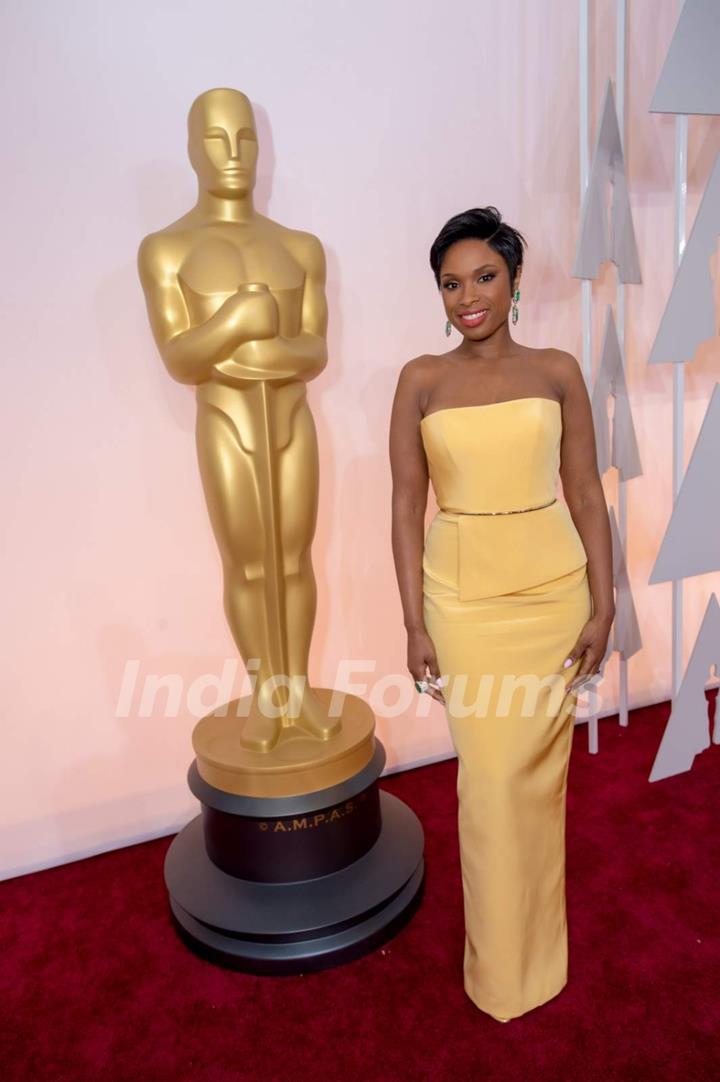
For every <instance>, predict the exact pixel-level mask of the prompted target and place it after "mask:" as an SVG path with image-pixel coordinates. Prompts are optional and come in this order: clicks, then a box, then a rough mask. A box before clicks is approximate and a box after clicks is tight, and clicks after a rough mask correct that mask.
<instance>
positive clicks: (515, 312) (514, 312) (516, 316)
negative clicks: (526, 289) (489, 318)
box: [512, 289, 520, 324]
mask: <svg viewBox="0 0 720 1082" xmlns="http://www.w3.org/2000/svg"><path fill="white" fill-rule="evenodd" d="M519 300H520V290H519V289H516V290H515V292H514V293H513V306H512V321H513V324H515V323H517V321H518V319H519V318H520V313H519V312H518V306H517V302H518V301H519Z"/></svg>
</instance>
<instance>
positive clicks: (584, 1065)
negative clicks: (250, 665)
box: [0, 705, 720, 1082]
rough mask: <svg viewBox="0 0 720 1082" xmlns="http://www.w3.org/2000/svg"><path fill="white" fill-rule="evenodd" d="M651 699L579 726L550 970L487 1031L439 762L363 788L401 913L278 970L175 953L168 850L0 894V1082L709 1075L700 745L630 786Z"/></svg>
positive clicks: (713, 925)
mask: <svg viewBox="0 0 720 1082" xmlns="http://www.w3.org/2000/svg"><path fill="white" fill-rule="evenodd" d="M668 709H669V708H668V706H667V705H663V706H660V707H653V708H648V709H646V710H637V711H634V712H633V714H632V715H631V718H630V726H629V727H628V728H627V729H622V728H620V727H619V726H618V725H617V723H616V722H615V720H614V719H612V720H611V719H607V720H604V721H602V722H600V748H601V751H600V753H599V755H596V756H591V755H589V754H588V752H587V750H586V748H587V731H586V729H585V727H584V726H579V727H578V728H577V730H576V733H575V747H574V751H573V758H572V762H571V765H570V775H569V792H568V830H567V844H568V869H567V875H568V922H569V930H570V979H569V983H568V985H567V987H566V988H565V989H564V990H563V991H562V992H561V993H560V995H558V996H556V997H555V999H554V1000H552V1001H551V1002H549V1003H547V1004H545V1005H543V1006H541V1007H538V1008H536V1009H535V1010H533V1011H530V1012H529V1013H528V1014H526V1015H524V1016H523V1017H522V1018H519V1019H513V1020H512V1021H511V1022H509V1023H508V1024H506V1025H500V1024H499V1023H497V1022H495V1021H493V1019H491V1018H488V1017H487V1016H486V1015H484V1014H482V1013H481V1012H479V1011H478V1010H477V1008H476V1007H474V1006H473V1004H472V1003H471V1001H470V1000H469V999H468V998H467V996H466V995H465V993H464V991H463V989H462V975H461V966H462V947H463V930H462V897H461V886H460V876H459V867H458V849H457V837H456V811H457V808H456V796H455V771H456V763H455V761H454V760H449V761H447V762H444V763H439V764H435V765H433V766H428V767H422V768H420V769H417V770H412V771H407V772H405V773H403V774H396V775H392V776H389V777H387V778H383V779H381V785H382V786H383V788H385V789H387V790H389V791H390V792H392V793H395V794H397V795H398V796H399V797H401V798H402V799H403V800H405V801H406V802H407V803H408V804H409V805H411V807H413V808H414V809H415V811H416V812H417V814H418V815H419V816H420V818H421V820H422V821H423V824H424V826H425V831H426V858H427V885H426V892H425V898H424V901H423V903H422V906H421V908H420V910H419V912H418V913H417V914H416V915H415V916H414V917H413V918H412V920H411V922H410V924H409V925H408V926H407V927H406V928H404V929H403V930H402V931H401V932H400V933H399V934H398V935H397V936H396V937H395V939H393V940H391V942H390V943H389V944H387V945H386V946H385V947H384V948H382V949H380V950H377V951H375V952H374V953H373V954H371V955H369V956H367V957H365V958H362V959H360V960H359V961H356V962H354V963H352V964H349V965H345V966H341V967H339V968H336V969H331V970H327V971H325V972H323V973H317V974H308V975H305V976H296V977H277V978H272V977H254V976H248V975H245V974H242V973H233V972H230V971H227V970H223V969H219V968H216V967H214V966H213V965H211V964H209V963H207V962H204V961H201V960H200V959H198V958H196V957H195V956H194V955H193V954H192V953H191V952H190V951H189V950H188V949H187V948H186V947H184V946H183V945H182V943H181V942H180V941H179V939H178V938H177V937H176V934H175V932H174V930H173V928H172V926H171V923H170V919H169V915H168V911H167V902H166V894H165V887H164V883H163V878H162V863H163V857H164V854H165V851H166V849H167V847H168V845H169V841H170V839H168V838H164V839H161V840H160V841H155V842H150V843H147V844H144V845H137V846H133V847H131V848H128V849H122V850H118V851H115V852H112V853H106V854H103V855H102V856H98V857H93V858H90V859H88V860H84V861H78V862H76V863H73V864H67V865H64V866H62V867H59V868H52V869H49V870H47V871H44V872H39V873H37V874H34V875H28V876H23V877H21V878H19V879H14V880H9V881H8V882H6V883H2V884H0V890H1V891H2V900H3V907H2V912H3V917H2V977H1V985H0V995H1V1000H0V1003H1V1010H2V1017H3V1022H2V1043H1V1045H0V1056H1V1059H0V1063H1V1064H2V1074H3V1078H4V1079H5V1080H6V1082H11V1080H12V1082H15V1080H17V1082H31V1080H35V1079H42V1080H51V1082H66V1080H67V1082H84V1080H86V1079H87V1080H92V1082H115V1080H123V1082H130V1080H132V1082H135V1080H142V1082H144V1080H147V1082H164V1080H165V1079H168V1080H169V1079H172V1080H174V1082H224V1080H225V1079H228V1080H230V1079H252V1080H255V1079H257V1080H258V1082H260V1080H262V1082H265V1080H267V1082H270V1080H283V1082H286V1080H295V1079H298V1080H302V1082H314V1080H316V1079H317V1080H323V1082H335V1080H340V1079H349V1080H352V1079H368V1080H381V1082H385V1080H393V1082H394V1080H404V1079H428V1080H430V1079H432V1080H443V1079H447V1080H452V1082H466V1080H472V1082H474V1080H476V1079H477V1080H483V1082H485V1080H496V1079H520V1080H523V1082H538V1080H544V1079H550V1080H553V1082H566V1080H567V1082H575V1080H577V1082H580V1080H582V1082H589V1080H594V1079H598V1080H600V1079H602V1080H603V1082H613V1080H625V1079H633V1080H636V1079H639V1080H644V1079H648V1080H649V1079H652V1080H653V1082H656V1080H658V1079H662V1080H663V1082H668V1080H673V1079H678V1080H680V1079H682V1080H683V1082H691V1080H692V1082H697V1080H699V1079H716V1078H718V1076H719V1075H720V1050H719V1049H718V1036H719V1033H718V1017H719V1012H718V979H719V978H720V941H719V938H718V912H719V910H720V889H719V887H720V882H719V879H720V876H719V874H718V869H719V868H720V860H719V857H720V831H718V827H717V819H718V813H719V807H718V784H717V782H718V776H719V773H720V747H712V748H710V749H709V750H708V751H706V752H705V753H703V755H701V756H699V757H698V759H697V760H696V762H695V766H694V768H693V770H692V771H691V772H690V773H687V774H682V775H680V776H679V777H677V778H672V779H669V780H668V781H662V782H654V783H649V782H648V781H647V776H648V774H649V771H650V767H651V765H652V762H653V759H654V756H655V752H656V749H657V745H658V741H659V737H660V734H661V731H662V726H663V723H664V721H665V719H666V718H667V714H668Z"/></svg>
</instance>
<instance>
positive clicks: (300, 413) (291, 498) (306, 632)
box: [278, 398, 340, 738]
mask: <svg viewBox="0 0 720 1082" xmlns="http://www.w3.org/2000/svg"><path fill="white" fill-rule="evenodd" d="M291 433H292V434H291V438H290V442H289V443H288V445H287V446H286V447H285V448H284V449H283V450H282V452H280V454H279V467H278V491H279V494H280V508H281V516H280V531H281V537H282V551H283V553H284V559H285V563H284V567H283V577H284V583H285V590H284V595H285V625H286V627H287V661H288V669H287V671H288V673H289V674H290V676H291V677H292V676H299V677H301V679H302V681H303V689H304V694H303V699H302V705H301V709H300V713H299V717H298V718H297V724H298V726H299V727H300V728H304V729H307V730H308V731H309V732H312V733H313V734H314V735H316V736H319V737H321V738H326V737H328V736H331V735H332V734H333V733H334V732H336V731H337V730H338V729H339V727H340V721H339V719H338V718H334V719H333V718H328V715H327V710H326V708H325V707H323V705H322V704H321V703H320V702H319V701H318V700H317V698H316V697H315V696H314V695H313V694H312V689H311V688H310V686H309V684H308V680H307V672H308V664H309V656H310V643H311V640H312V632H313V627H314V625H315V614H316V610H317V584H316V581H315V575H314V572H313V567H312V553H311V547H312V542H313V537H314V536H315V527H316V524H317V509H318V487H319V474H320V469H319V461H318V445H317V433H316V430H315V421H314V418H313V415H312V411H311V409H310V407H309V406H308V404H307V401H306V399H305V398H303V399H302V400H301V401H300V402H298V403H297V406H296V409H295V411H294V413H293V416H292V423H291Z"/></svg>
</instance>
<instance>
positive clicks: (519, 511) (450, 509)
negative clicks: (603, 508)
mask: <svg viewBox="0 0 720 1082" xmlns="http://www.w3.org/2000/svg"><path fill="white" fill-rule="evenodd" d="M553 503H557V496H554V497H553V498H552V500H548V502H547V503H539V504H538V505H537V506H536V507H518V508H517V509H516V510H513V511H458V510H457V508H455V507H441V508H440V510H441V511H447V512H448V513H449V514H452V515H520V514H522V512H523V511H539V510H540V509H541V508H542V507H550V505H551V504H553Z"/></svg>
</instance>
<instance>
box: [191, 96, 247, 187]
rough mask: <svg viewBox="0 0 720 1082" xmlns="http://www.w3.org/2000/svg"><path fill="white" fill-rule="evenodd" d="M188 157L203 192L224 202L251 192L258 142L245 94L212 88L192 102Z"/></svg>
mask: <svg viewBox="0 0 720 1082" xmlns="http://www.w3.org/2000/svg"><path fill="white" fill-rule="evenodd" d="M188 156H189V158H190V162H191V164H192V167H193V169H194V170H195V172H196V173H197V177H198V181H199V182H200V187H201V188H202V189H203V190H204V191H207V192H210V193H211V194H212V195H217V196H221V197H222V198H225V199H232V198H233V196H242V195H246V194H247V193H248V192H250V191H252V189H253V188H254V186H255V169H256V166H257V156H258V142H257V132H256V130H255V117H254V116H253V111H252V106H251V104H250V101H249V99H248V98H247V97H246V96H245V94H243V93H242V92H241V91H240V90H229V89H227V88H226V87H216V88H215V89H213V90H205V91H204V92H203V93H202V94H199V95H198V97H197V98H195V101H194V102H193V103H192V105H191V106H190V112H189V113H188Z"/></svg>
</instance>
